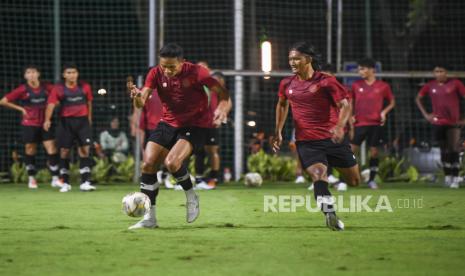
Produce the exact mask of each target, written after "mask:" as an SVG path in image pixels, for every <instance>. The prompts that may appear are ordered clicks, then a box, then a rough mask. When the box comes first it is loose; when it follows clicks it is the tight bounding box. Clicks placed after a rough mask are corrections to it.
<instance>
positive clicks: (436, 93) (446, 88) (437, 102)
mask: <svg viewBox="0 0 465 276" xmlns="http://www.w3.org/2000/svg"><path fill="white" fill-rule="evenodd" d="M418 94H419V95H420V96H421V97H424V96H426V95H429V96H430V98H431V103H432V105H433V115H434V120H433V124H434V125H455V124H457V123H458V121H459V120H460V96H462V97H465V87H464V86H463V83H462V82H460V81H459V80H457V79H448V80H447V81H446V82H445V83H439V82H438V81H436V80H432V81H430V82H428V83H427V84H425V85H424V86H423V87H422V88H421V90H420V92H419V93H418Z"/></svg>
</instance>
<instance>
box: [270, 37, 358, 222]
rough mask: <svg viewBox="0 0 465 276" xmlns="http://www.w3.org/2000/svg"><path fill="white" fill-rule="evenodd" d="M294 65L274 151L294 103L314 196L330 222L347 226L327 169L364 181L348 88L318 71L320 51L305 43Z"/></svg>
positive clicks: (282, 91) (295, 49) (292, 56)
mask: <svg viewBox="0 0 465 276" xmlns="http://www.w3.org/2000/svg"><path fill="white" fill-rule="evenodd" d="M289 65H290V67H291V69H292V73H294V75H293V76H290V77H287V78H285V79H283V80H282V81H281V83H280V85H279V92H278V96H279V100H278V104H277V105H276V129H275V140H274V142H273V149H274V151H275V152H276V151H278V150H279V149H280V146H281V143H282V129H283V127H284V123H285V121H286V118H287V115H288V111H289V103H290V105H291V109H292V115H293V116H292V117H293V120H294V126H295V131H296V133H295V136H296V137H295V138H296V145H297V152H298V154H299V158H300V161H301V163H302V167H303V168H304V169H305V171H306V172H307V173H308V174H309V175H310V176H311V177H312V180H313V185H314V196H315V199H316V200H317V201H318V202H320V203H321V210H322V211H323V213H324V215H325V219H326V225H327V227H328V228H330V229H331V230H343V229H344V224H343V223H342V221H341V220H340V219H339V218H338V217H337V216H336V212H335V210H334V206H333V204H334V200H333V198H332V196H331V193H330V191H329V189H328V177H327V174H326V172H327V166H328V163H331V164H332V165H333V166H335V167H336V168H338V169H339V170H340V171H341V172H342V173H343V175H344V176H345V177H346V179H347V181H348V183H349V184H352V185H357V184H358V182H359V174H358V165H357V162H356V161H355V156H354V155H353V153H352V151H351V149H350V145H349V142H348V140H347V138H346V137H344V136H345V135H344V127H345V126H346V123H347V120H348V119H349V117H350V106H349V101H348V95H347V94H348V93H347V90H346V89H345V88H344V87H343V86H342V85H341V84H340V83H339V82H338V81H337V80H336V78H334V77H333V76H331V75H329V74H325V73H320V72H318V71H317V70H319V65H318V60H317V54H316V52H315V50H314V49H313V47H312V46H310V45H309V44H307V43H306V42H298V43H296V44H294V45H293V46H292V47H291V48H290V50H289ZM336 111H337V112H336Z"/></svg>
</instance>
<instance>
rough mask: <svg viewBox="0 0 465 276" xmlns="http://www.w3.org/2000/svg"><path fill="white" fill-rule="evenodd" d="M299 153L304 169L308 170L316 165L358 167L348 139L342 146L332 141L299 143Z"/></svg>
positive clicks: (297, 143)
mask: <svg viewBox="0 0 465 276" xmlns="http://www.w3.org/2000/svg"><path fill="white" fill-rule="evenodd" d="M296 145H297V152H298V154H299V159H300V162H301V164H302V168H304V169H307V168H308V167H310V166H311V165H314V164H316V163H323V164H325V165H326V166H328V164H329V165H331V166H333V167H336V168H351V167H353V166H355V165H357V161H356V160H355V155H354V154H353V152H352V150H351V148H350V144H349V141H348V139H347V138H345V139H344V141H343V142H342V143H340V144H337V143H334V142H333V141H331V139H323V140H313V141H311V140H307V141H297V142H296Z"/></svg>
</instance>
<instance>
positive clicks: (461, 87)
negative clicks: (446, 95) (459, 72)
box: [455, 80, 465, 97]
mask: <svg viewBox="0 0 465 276" xmlns="http://www.w3.org/2000/svg"><path fill="white" fill-rule="evenodd" d="M455 85H456V86H457V92H458V93H459V95H460V96H462V97H465V86H464V85H463V83H462V82H461V81H459V80H455Z"/></svg>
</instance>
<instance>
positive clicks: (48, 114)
mask: <svg viewBox="0 0 465 276" xmlns="http://www.w3.org/2000/svg"><path fill="white" fill-rule="evenodd" d="M55 106H56V104H55V103H48V104H47V108H46V109H45V120H44V126H43V127H44V130H45V131H48V130H49V129H50V126H51V125H52V115H53V110H55Z"/></svg>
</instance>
